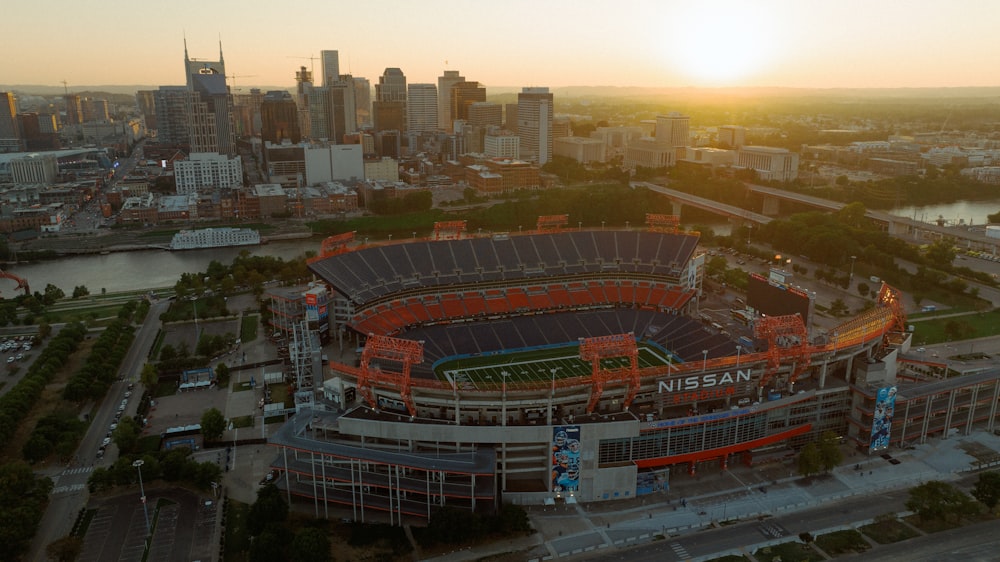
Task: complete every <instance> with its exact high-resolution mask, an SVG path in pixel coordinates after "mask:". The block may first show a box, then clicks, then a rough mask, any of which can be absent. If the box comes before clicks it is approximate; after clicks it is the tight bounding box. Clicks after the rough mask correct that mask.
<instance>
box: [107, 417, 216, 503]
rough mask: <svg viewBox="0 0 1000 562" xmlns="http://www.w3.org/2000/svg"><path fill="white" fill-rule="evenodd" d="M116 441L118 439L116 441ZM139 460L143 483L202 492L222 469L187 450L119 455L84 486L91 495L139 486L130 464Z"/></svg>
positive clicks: (133, 468) (137, 478) (135, 472)
mask: <svg viewBox="0 0 1000 562" xmlns="http://www.w3.org/2000/svg"><path fill="white" fill-rule="evenodd" d="M126 419H129V420H130V418H122V422H125V420H126ZM125 423H128V422H125ZM120 427H121V426H120V425H119V428H120ZM116 431H117V430H116ZM119 439H121V438H120V437H119ZM140 458H141V459H142V461H143V464H142V477H143V480H144V481H152V480H157V479H163V480H166V481H168V482H190V483H192V484H194V485H195V486H197V487H198V488H199V489H201V490H208V489H210V488H211V487H212V482H219V480H220V478H221V477H222V469H221V468H219V465H218V464H216V463H214V462H210V461H208V462H198V461H196V460H194V459H193V458H192V457H191V449H190V448H188V447H175V448H173V449H169V450H165V451H157V452H155V453H146V454H143V455H138V454H135V453H128V454H122V455H121V456H119V457H118V460H116V461H115V462H114V464H112V465H111V466H109V467H103V466H101V467H97V468H95V469H94V471H93V472H91V473H90V477H89V478H88V479H87V486H88V487H89V489H90V491H91V493H94V492H98V491H102V490H108V489H110V488H113V487H115V486H132V485H135V484H138V482H139V473H138V471H137V470H136V469H135V467H134V466H132V463H133V462H135V460H136V459H140Z"/></svg>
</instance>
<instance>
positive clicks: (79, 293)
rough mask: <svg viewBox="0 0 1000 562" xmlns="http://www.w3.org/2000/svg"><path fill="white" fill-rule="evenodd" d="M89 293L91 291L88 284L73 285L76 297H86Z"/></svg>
mask: <svg viewBox="0 0 1000 562" xmlns="http://www.w3.org/2000/svg"><path fill="white" fill-rule="evenodd" d="M89 294H90V291H89V290H88V289H87V287H86V285H77V286H76V287H73V298H74V299H78V298H80V297H86V296H87V295H89Z"/></svg>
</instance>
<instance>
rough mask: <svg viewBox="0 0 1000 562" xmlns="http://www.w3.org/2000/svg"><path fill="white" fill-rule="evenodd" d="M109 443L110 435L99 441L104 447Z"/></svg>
mask: <svg viewBox="0 0 1000 562" xmlns="http://www.w3.org/2000/svg"><path fill="white" fill-rule="evenodd" d="M110 444H111V438H110V437H105V438H104V441H101V445H103V446H105V447H107V446H108V445H110Z"/></svg>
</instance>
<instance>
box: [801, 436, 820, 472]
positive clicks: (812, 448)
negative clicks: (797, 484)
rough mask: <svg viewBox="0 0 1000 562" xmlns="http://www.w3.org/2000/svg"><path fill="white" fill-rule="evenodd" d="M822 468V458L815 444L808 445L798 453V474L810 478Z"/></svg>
mask: <svg viewBox="0 0 1000 562" xmlns="http://www.w3.org/2000/svg"><path fill="white" fill-rule="evenodd" d="M822 468H823V456H822V454H821V453H820V451H819V447H817V446H816V444H815V443H808V444H807V445H806V446H805V447H802V450H801V451H799V474H801V475H802V476H810V475H812V474H816V473H818V472H819V471H820V470H821V469H822Z"/></svg>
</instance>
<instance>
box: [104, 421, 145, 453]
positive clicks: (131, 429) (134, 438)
mask: <svg viewBox="0 0 1000 562" xmlns="http://www.w3.org/2000/svg"><path fill="white" fill-rule="evenodd" d="M140 433H141V429H140V428H139V424H137V423H135V420H134V419H132V418H130V417H123V418H122V419H121V420H120V421H119V422H118V427H117V428H115V431H114V433H112V434H111V439H112V440H114V442H115V445H117V446H118V451H119V452H120V453H122V454H126V453H129V452H131V451H132V450H133V449H135V445H136V443H138V442H139V435H140Z"/></svg>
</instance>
